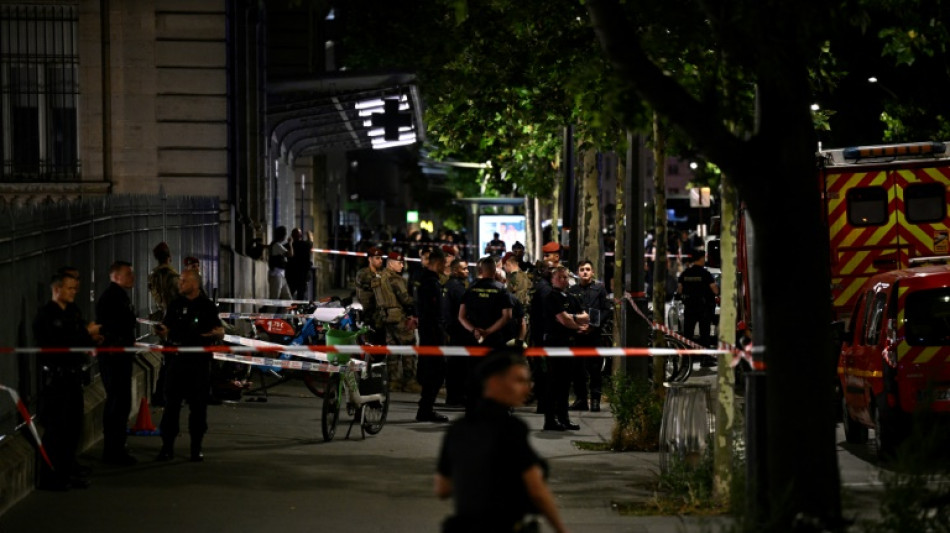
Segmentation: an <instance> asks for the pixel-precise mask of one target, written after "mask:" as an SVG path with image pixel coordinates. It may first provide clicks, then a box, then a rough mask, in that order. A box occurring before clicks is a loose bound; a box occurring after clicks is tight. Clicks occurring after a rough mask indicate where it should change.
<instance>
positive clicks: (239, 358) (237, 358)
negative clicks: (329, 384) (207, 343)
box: [214, 352, 345, 374]
mask: <svg viewBox="0 0 950 533" xmlns="http://www.w3.org/2000/svg"><path fill="white" fill-rule="evenodd" d="M214 358H215V359H217V360H218V361H229V362H232V363H240V364H242V365H251V366H276V367H280V368H284V369H287V370H303V371H306V372H327V373H330V374H337V373H340V372H342V371H343V369H344V368H345V367H343V366H339V365H332V364H329V363H321V362H311V361H296V360H292V359H274V358H273V357H260V356H253V355H240V354H234V353H224V352H214Z"/></svg>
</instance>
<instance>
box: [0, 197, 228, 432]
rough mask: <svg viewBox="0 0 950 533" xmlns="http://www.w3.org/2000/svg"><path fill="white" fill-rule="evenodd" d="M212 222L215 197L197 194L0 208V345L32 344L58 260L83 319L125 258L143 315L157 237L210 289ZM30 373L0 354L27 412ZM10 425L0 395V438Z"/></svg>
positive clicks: (26, 362)
mask: <svg viewBox="0 0 950 533" xmlns="http://www.w3.org/2000/svg"><path fill="white" fill-rule="evenodd" d="M219 220H220V218H219V206H218V199H217V198H202V197H164V196H107V197H100V198H90V199H83V200H79V201H75V202H70V203H62V204H47V205H39V206H32V207H23V208H0V283H2V285H3V290H0V313H2V314H0V316H2V319H0V346H30V345H34V343H35V339H33V334H32V322H33V318H34V316H35V315H36V312H37V309H38V308H39V307H40V306H42V305H43V304H45V303H46V302H47V301H48V300H49V299H50V294H51V293H50V288H49V280H50V278H51V277H52V275H53V274H54V273H56V271H57V270H58V269H59V268H61V267H63V266H66V265H69V266H72V267H75V268H77V269H78V270H79V272H80V292H79V295H78V296H77V297H76V304H77V305H78V306H79V308H80V309H81V310H82V313H83V317H85V318H86V319H87V320H94V319H95V300H96V298H98V296H99V295H100V294H101V293H102V292H103V291H104V290H105V289H106V287H108V285H109V266H110V265H111V264H112V263H113V261H116V260H124V261H129V262H131V263H132V265H133V269H134V271H135V286H134V288H133V289H132V293H131V296H132V303H133V305H135V308H136V312H137V314H138V315H139V316H144V315H146V314H148V312H149V311H150V310H151V308H153V307H154V304H153V303H152V302H151V297H150V295H149V292H148V288H147V283H148V274H149V272H150V271H151V269H152V268H153V267H154V266H155V264H156V262H155V260H154V258H153V257H152V249H153V248H154V247H155V245H156V244H158V243H159V242H162V241H165V242H167V243H168V245H169V247H170V248H171V251H172V265H173V266H175V267H176V269H179V270H180V269H181V267H182V259H183V258H184V257H186V256H194V257H196V258H198V259H199V261H200V262H201V267H202V272H203V273H204V282H205V289H206V290H207V291H209V294H210V291H211V288H212V287H216V286H218V280H219V278H220V265H219V255H220V254H219V249H220V229H219V226H220V224H219ZM91 372H92V374H95V373H96V369H95V367H94V366H93V367H92V370H91ZM35 376H36V368H35V362H34V360H33V358H32V357H31V356H22V355H12V354H8V355H0V382H2V383H3V384H5V385H7V386H10V387H14V388H16V389H18V390H19V391H20V394H21V396H22V397H23V398H24V401H26V402H27V403H28V405H29V407H30V408H31V410H33V409H34V408H35V381H36V380H35ZM33 412H34V413H35V411H33ZM16 423H17V415H16V411H15V409H14V406H13V405H11V403H10V402H8V401H0V436H2V435H4V434H9V433H10V432H12V431H13V430H14V429H15V427H16Z"/></svg>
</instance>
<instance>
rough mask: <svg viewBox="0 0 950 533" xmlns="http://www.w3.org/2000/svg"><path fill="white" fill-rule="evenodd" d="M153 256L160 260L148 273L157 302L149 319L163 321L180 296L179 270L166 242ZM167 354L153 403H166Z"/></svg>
mask: <svg viewBox="0 0 950 533" xmlns="http://www.w3.org/2000/svg"><path fill="white" fill-rule="evenodd" d="M152 256H154V257H155V260H156V261H158V266H156V267H155V268H153V269H152V272H151V273H149V275H148V291H149V293H150V294H151V295H152V301H153V302H155V310H154V311H152V312H151V313H149V316H148V318H149V320H154V321H156V322H161V321H162V320H164V319H165V311H166V310H167V309H168V305H169V304H170V303H172V302H173V301H175V299H176V298H178V278H179V275H178V271H176V270H175V268H174V267H172V252H171V249H169V248H168V244H167V243H165V242H160V243H158V244H157V245H156V246H155V248H153V249H152ZM166 368H167V367H166V364H165V354H162V366H160V367H159V369H158V379H157V381H156V382H155V392H154V394H152V405H154V406H156V407H162V406H164V405H165V375H166V373H167V370H166Z"/></svg>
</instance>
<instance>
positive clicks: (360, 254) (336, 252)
mask: <svg viewBox="0 0 950 533" xmlns="http://www.w3.org/2000/svg"><path fill="white" fill-rule="evenodd" d="M394 244H398V243H394ZM454 246H462V245H458V244H456V245H454ZM464 246H467V247H470V248H477V246H476V245H474V244H466V245H464ZM310 251H311V252H314V253H318V254H330V255H346V256H350V257H366V255H367V254H366V252H351V251H349V250H330V249H328V248H311V249H310ZM485 255H488V254H485ZM613 256H614V253H613V252H604V257H613ZM666 257H667V259H680V260H682V259H683V258H684V257H688V256H687V255H683V254H666ZM643 258H644V259H650V260H653V261H655V260H656V254H643ZM406 261H417V262H418V261H422V260H421V259H419V258H417V257H407V258H406Z"/></svg>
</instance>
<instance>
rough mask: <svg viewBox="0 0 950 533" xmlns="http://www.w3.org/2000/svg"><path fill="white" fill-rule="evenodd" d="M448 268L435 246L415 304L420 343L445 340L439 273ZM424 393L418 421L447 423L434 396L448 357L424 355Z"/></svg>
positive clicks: (435, 343)
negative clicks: (439, 411)
mask: <svg viewBox="0 0 950 533" xmlns="http://www.w3.org/2000/svg"><path fill="white" fill-rule="evenodd" d="M444 270H445V255H444V254H443V253H442V250H440V249H438V248H436V249H434V250H432V252H431V253H430V254H429V261H428V262H427V263H426V267H425V270H423V272H422V277H421V278H420V280H419V290H418V291H417V292H416V305H417V306H418V309H419V344H420V345H422V346H441V345H442V343H443V342H445V338H444V335H443V331H444V330H443V324H442V284H441V283H440V282H439V275H440V274H441V273H442V272H443V271H444ZM417 375H418V380H419V384H420V385H422V393H421V395H420V397H419V409H418V411H416V420H417V421H419V422H448V421H449V419H448V418H447V417H446V416H445V415H441V414H439V413H437V412H435V409H434V406H435V398H436V396H438V394H439V389H441V388H442V382H443V381H445V358H444V357H437V356H431V355H430V356H424V357H420V358H419V364H418V367H417Z"/></svg>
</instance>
